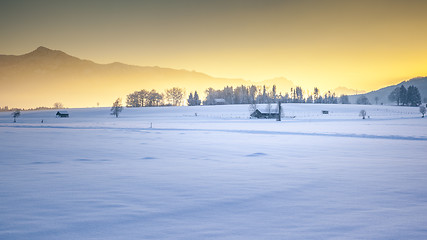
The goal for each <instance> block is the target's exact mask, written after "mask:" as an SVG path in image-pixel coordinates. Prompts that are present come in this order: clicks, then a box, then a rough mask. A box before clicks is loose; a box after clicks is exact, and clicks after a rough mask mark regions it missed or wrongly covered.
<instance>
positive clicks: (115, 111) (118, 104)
mask: <svg viewBox="0 0 427 240" xmlns="http://www.w3.org/2000/svg"><path fill="white" fill-rule="evenodd" d="M122 110H123V107H122V99H121V98H117V100H116V101H115V102H114V103H113V106H112V107H111V115H114V116H116V118H118V117H119V114H120V112H121V111H122Z"/></svg>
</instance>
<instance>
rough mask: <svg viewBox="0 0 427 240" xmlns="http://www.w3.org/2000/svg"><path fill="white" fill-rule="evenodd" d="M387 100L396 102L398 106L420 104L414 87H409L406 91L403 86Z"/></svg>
mask: <svg viewBox="0 0 427 240" xmlns="http://www.w3.org/2000/svg"><path fill="white" fill-rule="evenodd" d="M388 99H389V100H390V101H392V102H396V104H397V105H398V106H399V105H401V106H404V105H407V106H419V105H420V104H421V95H420V92H419V91H418V88H417V87H415V86H409V87H408V89H406V88H405V86H403V85H402V86H400V87H397V88H395V89H394V90H393V91H392V92H391V93H390V95H389V96H388Z"/></svg>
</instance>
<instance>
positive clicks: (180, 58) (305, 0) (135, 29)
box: [0, 0, 427, 90]
mask: <svg viewBox="0 0 427 240" xmlns="http://www.w3.org/2000/svg"><path fill="white" fill-rule="evenodd" d="M0 4H1V5H0V36H1V40H0V42H1V43H0V53H2V54H23V53H27V52H30V51H32V50H34V49H35V48H37V47H38V46H45V47H48V48H51V49H59V50H62V51H65V52H67V53H69V54H71V55H74V56H77V57H80V58H84V59H90V60H93V61H95V62H98V63H110V62H116V61H118V62H123V63H128V64H135V65H142V66H162V67H171V68H178V69H187V70H196V71H200V72H204V73H207V74H209V75H212V76H215V77H239V78H244V79H248V80H264V79H268V78H273V77H279V76H283V77H286V78H288V79H290V80H292V81H293V82H295V83H296V84H300V85H302V86H304V87H310V88H311V87H313V86H318V87H320V88H322V89H325V88H334V87H337V86H347V87H350V88H355V89H365V90H374V89H377V88H379V87H383V86H384V85H389V84H392V83H393V84H394V83H397V82H399V81H401V80H405V79H409V78H412V77H416V76H426V75H427V1H425V0H401V1H400V0H389V1H385V0H369V1H365V0H359V1H321V0H318V1H310V0H295V1H285V0H283V1H275V0H259V1H253V0H246V1H243V0H235V1H233V0H215V1H212V0H209V1H203V0H199V1H196V0H184V1H180V0H153V1H138V0H127V1H125V0H120V1H108V0H99V1H96V0H91V1H88V0H84V1H78V0H73V1H69V0H67V1H60V0H52V1H47V0H42V1H36V0H33V1H20V0H11V1H8V0H2V1H0Z"/></svg>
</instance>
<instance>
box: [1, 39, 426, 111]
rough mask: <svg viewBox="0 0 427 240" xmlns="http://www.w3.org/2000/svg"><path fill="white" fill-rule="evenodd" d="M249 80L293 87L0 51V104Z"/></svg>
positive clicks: (42, 50) (74, 100)
mask: <svg viewBox="0 0 427 240" xmlns="http://www.w3.org/2000/svg"><path fill="white" fill-rule="evenodd" d="M410 82H411V83H410ZM412 82H415V83H416V84H418V85H419V86H425V85H427V82H426V79H425V78H421V79H420V80H419V81H415V80H414V81H412V80H411V81H408V82H404V84H406V85H408V84H412ZM252 84H253V85H257V86H261V85H266V86H268V87H271V86H273V85H276V86H277V89H278V92H282V93H285V92H289V90H290V89H291V88H293V87H295V84H294V83H293V82H292V81H290V80H288V79H286V78H283V77H279V78H273V79H268V80H265V81H261V82H252V81H248V80H244V79H236V78H216V77H212V76H209V75H207V74H204V73H200V72H195V71H187V70H177V69H171V68H162V67H152V66H150V67H141V66H134V65H126V64H123V63H117V62H116V63H111V64H98V63H95V62H92V61H89V60H83V59H79V58H77V57H74V56H70V55H68V54H66V53H64V52H62V51H59V50H51V49H49V48H46V47H39V48H37V49H36V50H34V51H32V52H30V53H27V54H23V55H0V86H1V88H0V106H6V105H9V107H26V108H28V107H41V106H46V107H49V106H52V105H53V103H55V102H62V103H63V104H64V105H65V106H66V107H67V106H70V107H90V106H96V105H97V103H99V105H100V106H109V105H110V104H111V103H112V102H113V101H114V100H115V99H116V98H118V97H123V98H124V97H126V95H127V94H129V93H131V92H134V91H136V90H140V89H147V90H151V89H156V90H157V91H159V92H163V91H164V90H165V89H168V88H172V87H181V88H185V89H186V91H187V94H189V92H193V91H196V90H197V91H198V92H199V94H200V95H202V96H203V92H204V90H205V89H207V88H209V87H212V88H214V89H222V88H224V87H225V86H239V85H252ZM423 84H424V85H423ZM414 85H415V84H414ZM422 89H424V88H422ZM333 91H335V93H336V94H337V95H340V94H349V95H350V94H355V93H360V91H358V92H357V91H356V90H352V89H347V88H345V87H340V88H337V89H335V90H333ZM378 91H379V92H378V93H377V94H378V95H380V99H381V100H380V101H381V102H385V103H386V102H388V101H386V100H387V98H386V97H385V95H387V92H389V91H390V92H391V90H390V89H388V88H384V89H380V90H378ZM380 93H381V94H380ZM425 93H427V90H426V91H425V92H424V90H423V92H422V95H423V96H427V94H425ZM366 95H367V96H368V98H369V99H370V100H371V99H372V100H373V99H374V98H375V96H374V95H375V94H374V93H372V92H371V93H367V94H366ZM351 99H353V98H351ZM371 102H374V101H371ZM11 105H13V106H11Z"/></svg>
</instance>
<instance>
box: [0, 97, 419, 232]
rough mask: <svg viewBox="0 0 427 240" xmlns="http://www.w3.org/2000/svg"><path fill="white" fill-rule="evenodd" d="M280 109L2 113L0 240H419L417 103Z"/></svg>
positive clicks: (233, 108) (237, 108)
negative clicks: (264, 112)
mask: <svg viewBox="0 0 427 240" xmlns="http://www.w3.org/2000/svg"><path fill="white" fill-rule="evenodd" d="M284 108H285V115H286V117H285V118H284V121H282V122H277V121H275V120H258V119H249V118H248V115H249V111H248V106H247V105H233V106H200V107H162V108H137V109H124V110H123V112H122V114H121V115H120V117H119V118H118V119H116V118H114V117H112V116H110V115H109V109H107V108H94V109H68V112H69V113H70V118H69V119H56V118H55V113H56V111H35V112H22V116H21V117H20V118H18V120H17V123H12V117H11V115H10V112H9V113H0V152H1V155H0V239H427V217H426V216H427V188H426V186H427V160H426V159H427V158H426V154H425V151H426V147H427V119H422V118H421V114H419V112H418V108H410V107H395V106H358V105H310V104H284ZM361 109H365V110H366V111H367V114H368V115H369V119H365V120H362V119H361V118H360V117H359V116H358V114H359V111H360V110H361ZM321 110H329V111H330V114H328V115H323V114H321ZM195 113H197V116H195ZM42 119H43V123H41V120H42ZM150 126H152V128H150Z"/></svg>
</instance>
